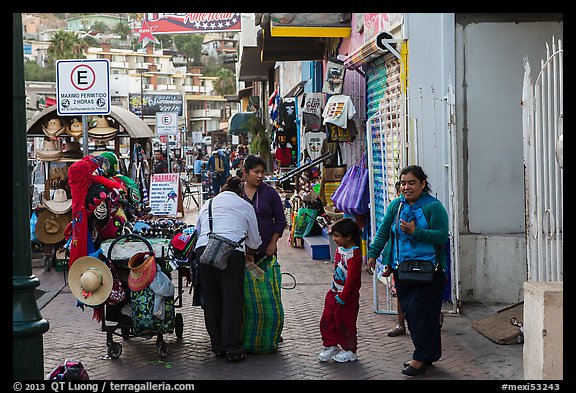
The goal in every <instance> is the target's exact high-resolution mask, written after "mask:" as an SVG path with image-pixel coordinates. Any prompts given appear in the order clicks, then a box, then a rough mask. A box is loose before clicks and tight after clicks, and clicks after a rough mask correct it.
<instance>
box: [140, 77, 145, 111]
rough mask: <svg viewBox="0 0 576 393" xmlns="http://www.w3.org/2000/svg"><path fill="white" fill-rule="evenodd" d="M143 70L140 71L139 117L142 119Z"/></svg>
mask: <svg viewBox="0 0 576 393" xmlns="http://www.w3.org/2000/svg"><path fill="white" fill-rule="evenodd" d="M143 76H144V72H140V118H141V119H142V121H144V83H143V81H144V78H143Z"/></svg>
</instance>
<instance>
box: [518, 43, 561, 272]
mask: <svg viewBox="0 0 576 393" xmlns="http://www.w3.org/2000/svg"><path fill="white" fill-rule="evenodd" d="M563 76H564V74H563V50H562V43H561V41H560V40H558V41H557V42H555V41H554V38H552V49H551V50H550V47H549V46H548V44H546V60H541V62H540V71H539V73H538V75H537V77H536V80H535V82H534V83H532V80H531V76H530V64H529V63H528V61H525V62H524V86H523V92H522V128H523V137H524V171H525V175H524V177H525V199H526V238H527V247H526V248H527V258H528V280H529V281H563V271H564V269H563V266H564V265H563V228H564V220H563V205H564V203H563V190H564V183H563V180H562V174H563V173H562V161H561V159H559V158H558V157H557V154H560V155H561V154H562V151H561V149H562V148H561V146H560V144H559V141H561V140H562V118H563V96H564V94H563V93H564V90H563ZM557 147H558V148H559V150H560V151H557V150H558V149H557Z"/></svg>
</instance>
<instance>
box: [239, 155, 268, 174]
mask: <svg viewBox="0 0 576 393" xmlns="http://www.w3.org/2000/svg"><path fill="white" fill-rule="evenodd" d="M258 165H262V166H263V167H264V170H266V161H264V159H263V158H262V157H260V156H257V155H254V154H248V155H247V156H246V157H245V158H244V164H243V166H242V167H243V168H244V170H245V171H246V172H250V171H251V170H252V169H253V168H254V167H256V166H258Z"/></svg>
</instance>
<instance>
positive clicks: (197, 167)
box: [194, 153, 204, 183]
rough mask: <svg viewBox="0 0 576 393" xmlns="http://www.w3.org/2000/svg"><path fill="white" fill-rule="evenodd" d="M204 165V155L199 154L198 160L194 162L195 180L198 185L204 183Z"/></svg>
mask: <svg viewBox="0 0 576 393" xmlns="http://www.w3.org/2000/svg"><path fill="white" fill-rule="evenodd" d="M203 165H204V155H203V154H202V153H198V154H197V155H196V160H194V179H195V182H196V183H201V182H202V169H203V168H202V166H203Z"/></svg>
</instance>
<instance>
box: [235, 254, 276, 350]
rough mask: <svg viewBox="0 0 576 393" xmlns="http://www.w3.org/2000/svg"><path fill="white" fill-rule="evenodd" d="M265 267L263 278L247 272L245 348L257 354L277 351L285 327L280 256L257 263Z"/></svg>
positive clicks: (243, 331) (245, 281) (266, 258)
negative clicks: (278, 258)
mask: <svg viewBox="0 0 576 393" xmlns="http://www.w3.org/2000/svg"><path fill="white" fill-rule="evenodd" d="M257 264H258V266H260V268H261V269H262V270H264V274H263V275H262V276H261V277H259V278H257V279H256V278H253V277H252V275H251V274H250V273H249V272H248V271H247V270H246V271H245V272H244V324H243V325H242V340H243V346H244V350H245V351H246V352H253V353H267V352H275V351H276V350H277V349H278V343H279V342H280V336H281V334H282V328H283V327H284V307H283V306H282V298H281V294H280V291H281V286H282V272H281V270H280V264H279V263H278V260H277V259H276V256H271V257H265V258H262V259H261V260H259V261H258V262H257Z"/></svg>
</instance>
